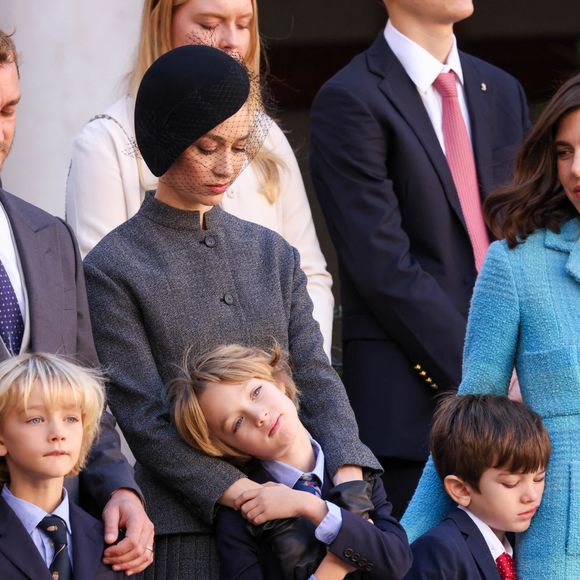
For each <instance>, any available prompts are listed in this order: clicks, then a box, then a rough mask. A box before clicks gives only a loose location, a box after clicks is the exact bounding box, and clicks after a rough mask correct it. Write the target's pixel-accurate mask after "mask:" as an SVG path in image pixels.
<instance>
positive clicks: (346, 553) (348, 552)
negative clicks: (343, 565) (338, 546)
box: [343, 548, 354, 558]
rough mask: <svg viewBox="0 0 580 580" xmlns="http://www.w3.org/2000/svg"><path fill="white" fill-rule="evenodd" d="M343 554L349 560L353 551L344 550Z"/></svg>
mask: <svg viewBox="0 0 580 580" xmlns="http://www.w3.org/2000/svg"><path fill="white" fill-rule="evenodd" d="M343 554H344V556H345V558H350V557H351V556H352V555H353V554H354V550H353V549H352V548H346V550H345V551H344V552H343Z"/></svg>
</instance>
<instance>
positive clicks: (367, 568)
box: [365, 563, 375, 572]
mask: <svg viewBox="0 0 580 580" xmlns="http://www.w3.org/2000/svg"><path fill="white" fill-rule="evenodd" d="M374 567H375V565H374V564H372V563H369V564H367V566H366V568H365V570H366V571H367V572H370V571H371V570H372V569H373V568H374Z"/></svg>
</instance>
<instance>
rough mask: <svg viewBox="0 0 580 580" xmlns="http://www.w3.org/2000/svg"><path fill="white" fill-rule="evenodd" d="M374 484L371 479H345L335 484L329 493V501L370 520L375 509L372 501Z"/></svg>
mask: <svg viewBox="0 0 580 580" xmlns="http://www.w3.org/2000/svg"><path fill="white" fill-rule="evenodd" d="M372 495H373V485H372V483H370V482H369V481H362V480H355V481H345V482H344V483H340V484H338V485H335V486H334V487H333V488H332V489H331V490H330V492H329V493H328V497H327V499H328V501H330V502H332V503H334V504H336V505H337V506H338V507H340V508H343V509H345V510H348V511H349V512H351V513H353V514H356V515H357V516H361V517H363V518H365V520H368V519H369V517H370V513H371V512H372V511H373V510H374V509H375V506H374V505H373V502H372V501H371V498H372Z"/></svg>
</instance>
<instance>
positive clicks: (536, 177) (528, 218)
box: [484, 74, 580, 248]
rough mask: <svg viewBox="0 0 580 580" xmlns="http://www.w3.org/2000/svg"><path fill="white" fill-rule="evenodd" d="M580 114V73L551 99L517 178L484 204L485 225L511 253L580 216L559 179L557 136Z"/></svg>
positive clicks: (528, 140)
mask: <svg viewBox="0 0 580 580" xmlns="http://www.w3.org/2000/svg"><path fill="white" fill-rule="evenodd" d="M577 109H580V74H578V75H576V76H574V77H572V78H571V79H570V80H568V81H567V82H565V83H564V84H563V85H562V86H561V87H560V88H559V89H558V91H557V92H556V94H555V95H554V96H553V97H552V98H551V99H550V101H549V102H548V104H547V105H546V107H545V108H544V110H543V111H542V113H541V115H540V117H539V118H538V120H537V122H536V124H535V125H534V127H533V129H532V130H531V131H530V134H529V135H528V137H527V138H526V140H525V141H524V144H523V145H522V147H521V148H520V151H519V153H518V157H517V160H516V167H515V172H514V178H513V180H512V182H511V183H509V184H508V185H506V186H504V187H501V188H499V189H498V190H496V191H495V192H494V193H492V194H491V195H490V196H489V197H488V198H487V200H486V201H485V203H484V212H485V221H486V223H487V226H488V227H489V228H490V230H491V231H492V232H493V233H494V234H495V236H496V237H498V238H505V240H506V241H507V243H508V246H509V247H510V248H514V247H515V246H517V245H518V244H519V243H521V242H522V241H524V240H525V239H526V238H527V237H528V236H529V235H530V234H532V233H533V232H534V231H536V230H537V229H540V228H546V229H550V230H552V231H554V232H559V231H560V226H561V225H562V224H563V223H564V222H565V221H567V220H568V219H571V218H573V217H575V216H576V215H577V212H576V210H575V209H574V206H573V205H572V204H571V203H570V200H569V199H568V198H567V197H566V194H565V192H564V190H563V189H562V186H561V184H560V182H559V180H558V170H557V158H556V148H555V143H554V141H555V137H556V133H557V132H558V127H559V126H560V123H561V121H562V119H563V118H564V117H565V116H566V115H569V114H570V113H573V112H574V111H576V110H577Z"/></svg>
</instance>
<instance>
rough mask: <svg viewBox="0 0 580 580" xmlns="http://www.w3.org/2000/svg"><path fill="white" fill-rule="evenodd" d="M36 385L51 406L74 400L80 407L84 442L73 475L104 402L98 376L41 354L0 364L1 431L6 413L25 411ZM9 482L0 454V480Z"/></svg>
mask: <svg viewBox="0 0 580 580" xmlns="http://www.w3.org/2000/svg"><path fill="white" fill-rule="evenodd" d="M35 386H39V387H40V389H41V391H42V396H43V399H44V403H45V405H46V406H47V407H48V408H49V409H51V408H54V407H57V406H58V405H60V404H62V403H63V401H66V402H70V401H71V400H72V401H74V404H75V405H78V406H79V407H80V409H81V417H82V421H83V441H82V445H81V452H80V456H79V459H78V461H77V463H76V464H75V466H74V467H73V469H72V471H71V472H70V473H69V474H68V475H76V474H77V473H78V472H79V471H80V470H81V469H82V468H83V467H84V465H85V462H86V459H87V455H88V453H89V450H90V448H91V445H92V444H93V441H94V440H95V438H96V437H97V435H98V433H99V422H100V419H101V414H102V412H103V408H104V405H105V390H104V388H103V383H102V380H101V377H100V376H99V375H98V373H97V372H96V371H94V370H90V369H86V368H82V367H80V366H78V365H76V364H74V363H72V362H69V361H67V360H66V359H64V358H62V357H59V356H56V355H52V354H44V353H34V354H31V353H26V354H21V355H19V356H15V357H12V358H9V359H8V360H6V361H4V362H3V363H0V430H1V429H2V424H3V422H4V418H5V417H6V414H7V413H9V412H10V411H13V410H18V411H20V410H24V411H26V409H27V406H28V400H29V398H30V393H31V392H32V389H33V388H34V387H35ZM9 481H10V476H9V473H8V467H7V464H6V459H5V458H4V457H0V482H1V483H6V482H9Z"/></svg>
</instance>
